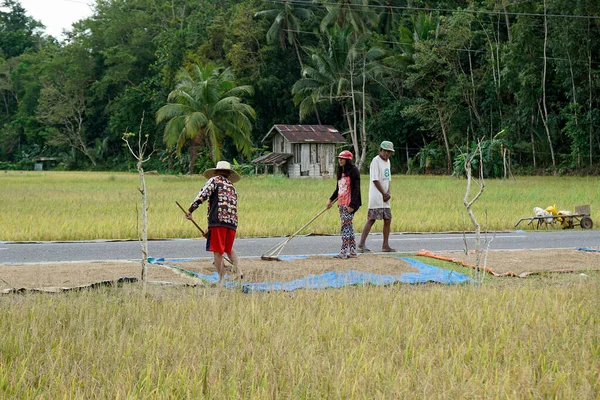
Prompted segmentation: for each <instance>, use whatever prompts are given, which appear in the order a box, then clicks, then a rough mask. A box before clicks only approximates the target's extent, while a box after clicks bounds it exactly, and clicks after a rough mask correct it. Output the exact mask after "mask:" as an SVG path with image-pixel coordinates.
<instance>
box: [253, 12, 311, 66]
mask: <svg viewBox="0 0 600 400" xmlns="http://www.w3.org/2000/svg"><path fill="white" fill-rule="evenodd" d="M254 16H255V17H262V16H265V17H267V18H274V19H273V24H272V25H271V27H270V28H269V30H268V31H267V43H269V44H273V43H275V41H279V46H280V47H281V49H282V50H285V48H286V42H287V43H288V44H291V45H294V49H295V50H296V56H297V57H298V62H299V63H300V69H302V68H304V66H303V64H302V57H300V51H299V49H298V32H299V31H300V27H301V20H309V19H311V18H312V17H313V16H314V13H313V12H312V11H311V10H309V9H306V8H299V7H294V4H293V3H291V2H289V1H286V2H284V3H283V9H272V10H265V11H259V12H257V13H256V14H254Z"/></svg>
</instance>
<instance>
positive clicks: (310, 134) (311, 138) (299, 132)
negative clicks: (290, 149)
mask: <svg viewBox="0 0 600 400" xmlns="http://www.w3.org/2000/svg"><path fill="white" fill-rule="evenodd" d="M276 133H280V134H281V135H282V136H283V137H284V138H285V139H286V140H287V141H288V142H290V143H312V142H314V143H344V142H345V141H346V139H345V138H344V137H343V136H342V134H341V133H340V132H339V131H338V130H337V129H335V128H334V127H333V126H331V125H273V127H272V128H271V130H270V131H269V133H267V134H266V135H265V137H264V138H263V139H262V142H264V141H265V140H267V139H269V138H271V137H272V136H273V135H275V134H276Z"/></svg>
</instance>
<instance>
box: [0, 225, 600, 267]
mask: <svg viewBox="0 0 600 400" xmlns="http://www.w3.org/2000/svg"><path fill="white" fill-rule="evenodd" d="M466 237H467V243H468V246H469V249H473V248H474V247H475V245H474V243H475V241H474V235H473V234H467V235H466ZM487 239H488V240H489V241H491V243H490V245H489V248H490V250H513V249H565V248H570V249H574V248H578V247H591V248H596V249H597V248H599V247H600V231H598V230H591V231H590V230H580V229H574V230H569V231H547V232H546V231H513V232H502V233H492V234H488V235H487ZM283 240H285V238H281V237H277V238H251V239H237V240H236V242H235V243H236V251H237V252H238V255H239V256H241V257H259V256H261V255H262V254H264V253H266V252H267V251H268V250H269V249H271V248H272V247H273V246H276V245H277V244H278V243H281V242H282V241H283ZM205 243H206V242H205V241H204V240H203V239H202V240H199V239H198V240H197V239H177V240H153V241H150V242H149V244H148V248H149V253H150V254H149V255H150V256H151V257H163V258H165V259H190V258H209V257H211V256H212V254H211V253H208V252H206V251H205ZM390 245H391V246H392V247H394V248H395V249H397V250H398V251H399V252H403V253H411V252H415V251H417V250H420V249H427V250H431V251H450V250H455V251H460V250H463V249H464V240H463V235H462V234H452V233H432V234H408V233H405V234H402V233H398V234H392V235H391V236H390ZM339 246H340V237H339V236H299V237H295V238H293V239H292V240H291V241H290V242H289V243H288V244H287V245H286V246H285V247H284V249H283V251H282V252H281V255H304V254H333V253H335V252H337V251H338V250H339ZM367 247H369V248H371V250H373V251H377V250H379V249H380V248H381V235H380V234H371V235H370V236H369V239H368V240H367ZM140 258H141V251H140V245H139V243H138V242H137V241H114V242H113V241H82V242H62V243H61V242H37V243H10V242H0V264H8V263H11V264H13V263H39V262H63V261H101V260H139V259H140Z"/></svg>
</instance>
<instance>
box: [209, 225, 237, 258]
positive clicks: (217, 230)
mask: <svg viewBox="0 0 600 400" xmlns="http://www.w3.org/2000/svg"><path fill="white" fill-rule="evenodd" d="M234 240H235V231H234V230H233V229H231V228H225V227H224V226H213V227H212V228H208V235H207V237H206V251H214V252H217V253H219V254H223V253H227V254H230V253H231V248H232V247H233V241H234Z"/></svg>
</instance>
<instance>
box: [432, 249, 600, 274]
mask: <svg viewBox="0 0 600 400" xmlns="http://www.w3.org/2000/svg"><path fill="white" fill-rule="evenodd" d="M436 255H438V256H442V257H448V258H452V259H454V260H457V261H460V262H463V263H466V264H469V265H473V264H475V256H474V254H464V253H436ZM481 265H482V266H483V261H482V264H481ZM486 267H489V268H491V269H492V271H494V272H495V273H497V274H508V273H510V272H512V273H514V274H515V275H523V276H525V275H527V274H528V273H540V272H551V271H561V272H568V271H586V270H588V271H589V270H600V253H597V252H586V251H579V250H514V251H510V250H495V251H489V252H488V254H487V263H486Z"/></svg>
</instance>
